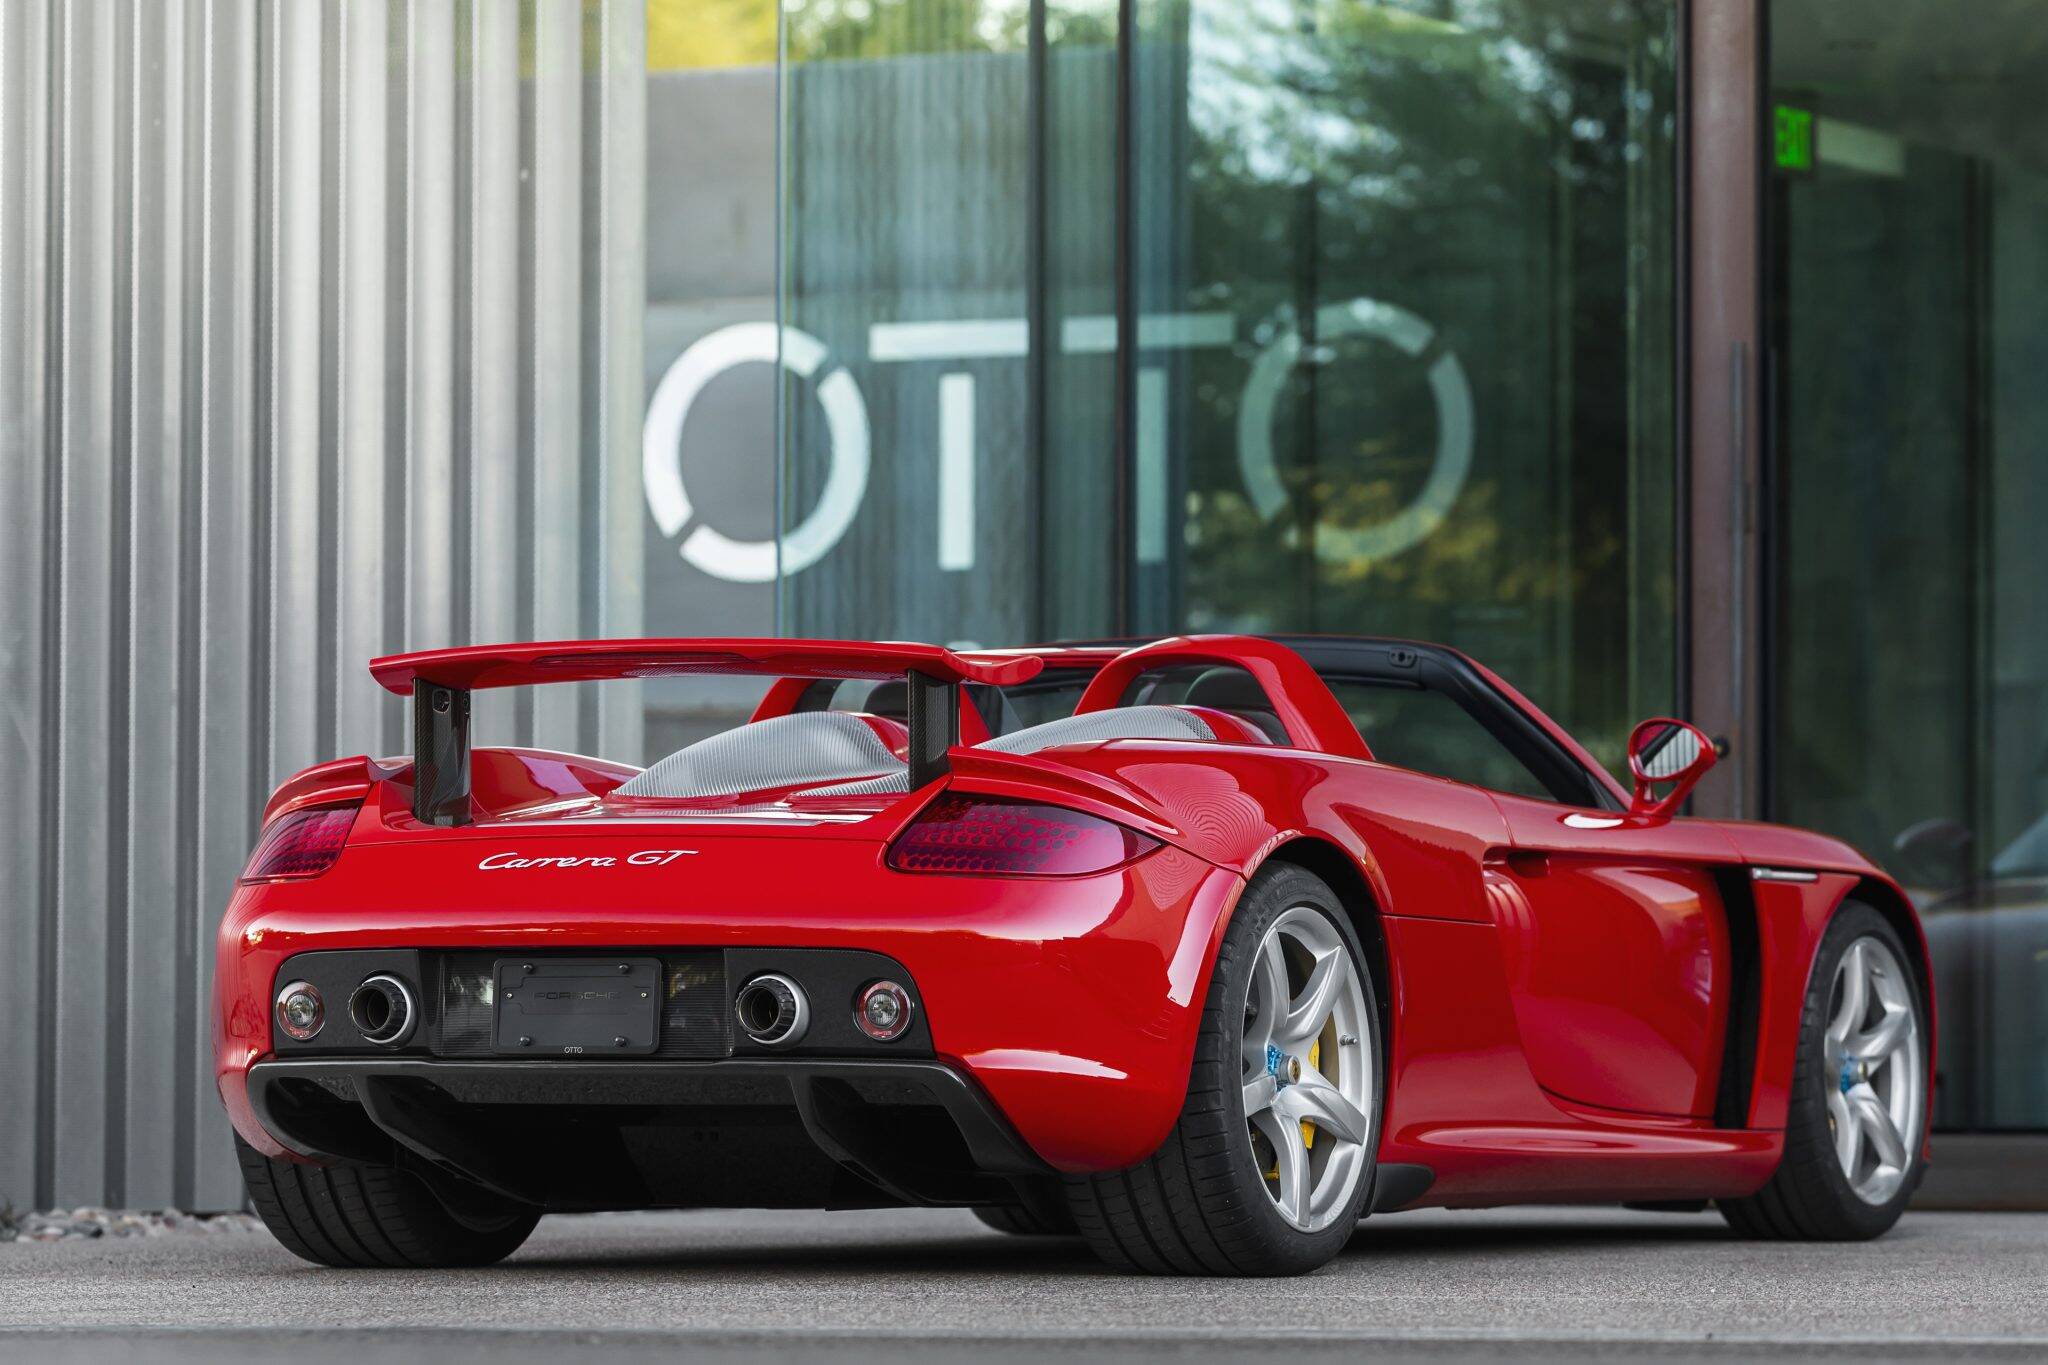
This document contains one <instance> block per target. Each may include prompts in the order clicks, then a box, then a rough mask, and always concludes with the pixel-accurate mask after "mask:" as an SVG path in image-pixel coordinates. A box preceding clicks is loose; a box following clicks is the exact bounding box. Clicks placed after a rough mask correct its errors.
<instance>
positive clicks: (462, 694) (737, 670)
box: [370, 639, 1045, 825]
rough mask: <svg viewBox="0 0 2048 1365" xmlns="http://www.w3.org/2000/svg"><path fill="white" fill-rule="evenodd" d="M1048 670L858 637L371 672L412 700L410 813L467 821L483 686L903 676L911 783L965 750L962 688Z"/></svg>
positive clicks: (417, 660) (592, 647)
mask: <svg viewBox="0 0 2048 1365" xmlns="http://www.w3.org/2000/svg"><path fill="white" fill-rule="evenodd" d="M1044 666H1045V663H1044V660H1042V659H1040V658H1039V657H1038V656H1037V655H1035V654H1020V655H1016V656H1013V657H1008V658H988V657H985V656H984V657H982V658H978V659H970V658H967V657H965V656H963V655H959V654H955V653H954V652H953V651H952V650H950V649H945V648H943V647H941V646H939V645H921V644H906V643H901V642H896V641H881V642H876V641H865V640H762V639H704V640H684V639H661V640H551V641H542V642H538V643H530V644H515V645H465V646H462V647H460V648H456V649H428V650H420V651H417V652H415V653H412V654H389V655H386V656H385V657H383V658H381V659H372V660H371V661H370V676H372V677H374V678H375V679H376V680H377V681H378V682H379V683H381V684H383V685H384V686H385V687H386V688H389V689H390V690H391V691H393V692H396V693H397V694H398V695H400V696H410V697H411V698H412V699H413V801H412V808H413V814H414V815H416V816H417V817H418V818H419V819H420V820H422V821H424V822H426V823H428V824H435V825H461V824H467V823H468V822H469V694H470V693H471V692H472V691H474V690H475V689H477V688H480V687H526V686H532V685H535V684H540V683H565V682H598V681H603V680H607V679H613V678H672V677H691V676H699V675H706V674H711V675H720V674H722V675H727V676H731V675H739V676H756V677H770V678H872V679H877V680H880V679H890V678H899V677H900V678H903V679H905V680H906V682H907V684H908V687H909V702H910V714H909V721H910V726H909V728H910V785H911V787H912V788H913V789H915V788H917V787H921V786H923V785H924V784H925V783H927V782H930V781H932V780H933V779H935V778H937V777H939V776H941V775H943V774H944V773H945V771H946V751H947V750H948V749H949V748H951V747H952V746H953V745H955V744H958V743H959V742H960V694H959V690H958V689H959V684H961V683H963V682H972V683H989V684H993V685H995V686H999V687H1000V686H1007V685H1009V684H1011V683H1020V682H1023V681H1025V680H1026V679H1028V678H1030V677H1033V676H1034V675H1036V674H1037V673H1038V671H1039V670H1040V669H1041V668H1043V667H1044Z"/></svg>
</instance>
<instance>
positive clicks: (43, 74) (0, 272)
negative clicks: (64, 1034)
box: [0, 4, 54, 1204]
mask: <svg viewBox="0 0 2048 1365" xmlns="http://www.w3.org/2000/svg"><path fill="white" fill-rule="evenodd" d="M49 127H50V83H49V29H48V12H47V10H46V8H45V7H44V6H43V5H40V4H37V5H0V581H4V582H5V583H6V585H7V589H6V591H4V592H0V769H4V771H5V772H6V773H7V774H8V780H7V781H5V782H0V886H4V887H5V888H6V892H5V895H4V897H0V933H4V934H5V944H6V950H5V951H0V1085H4V1086H5V1095H6V1098H7V1102H6V1103H0V1198H7V1197H12V1198H13V1199H14V1202H15V1203H17V1204H25V1203H27V1202H28V1199H29V1197H30V1195H31V1194H32V1192H33V1191H34V1190H35V1188H36V1186H37V1183H38V1182H37V1172H38V1167H39V1166H40V1165H41V1163H42V1162H43V1161H44V1160H45V1159H46V1155H45V1148H46V1145H47V1143H48V1140H49V1139H48V1136H47V1133H46V1131H45V1115H47V1114H50V1113H51V1108H50V1096H49V1094H48V1093H47V1091H46V1090H45V1078H44V1075H43V1067H42V1065H41V1055H42V1053H41V1049H42V1042H43V1038H44V1036H45V1031H44V1028H43V1025H42V1015H41V1009H40V1005H41V1002H42V998H43V993H44V991H45V990H46V989H47V988H48V985H49V984H51V983H47V982H46V981H45V973H44V971H43V964H44V961H45V953H44V947H45V944H44V938H45V934H46V926H45V920H46V916H45V913H44V907H45V903H46V890H45V881H46V879H47V876H48V860H47V858H46V857H45V854H44V851H43V830H44V793H45V792H46V791H47V789H48V777H49V774H48V772H47V771H46V767H45V756H46V755H47V754H49V753H51V751H52V749H53V746H52V745H51V743H50V742H49V739H48V737H47V736H46V735H45V734H44V732H43V716H42V714H41V706H40V701H41V696H42V692H43V681H42V680H43V671H44V664H45V660H46V657H47V652H48V646H47V644H46V642H45V640H44V638H43V631H44V621H43V603H44V596H45V593H46V591H47V581H48V579H49V577H50V575H52V574H53V573H54V566H52V565H50V564H49V563H47V562H46V560H45V558H44V556H45V553H46V549H47V547H46V546H45V544H44V536H43V514H44V507H45V499H46V493H47V487H46V479H47V472H46V451H45V440H46V432H47V430H48V422H47V415H48V414H47V409H46V407H45V403H44V364H45V357H44V338H45V335H46V328H47V318H48V311H49V310H48V307H47V302H46V297H45V281H46V279H47V275H46V273H45V270H44V265H45V261H46V256H47V249H48V241H47V236H46V223H47V218H46V214H47V212H48V208H49V202H50V199H49V183H48V171H49V163H48V146H49Z"/></svg>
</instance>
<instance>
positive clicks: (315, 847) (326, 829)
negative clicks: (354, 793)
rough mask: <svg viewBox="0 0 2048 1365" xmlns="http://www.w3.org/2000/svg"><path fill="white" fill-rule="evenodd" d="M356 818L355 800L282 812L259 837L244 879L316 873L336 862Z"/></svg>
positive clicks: (258, 880)
mask: <svg viewBox="0 0 2048 1365" xmlns="http://www.w3.org/2000/svg"><path fill="white" fill-rule="evenodd" d="M355 822H356V804H355V803H353V802H351V803H350V804H349V805H346V806H312V807H309V808H307V809H305V810H295V811H293V812H291V813H290V814H289V815H280V816H278V817H277V818H276V819H275V820H272V821H271V822H270V827H269V828H268V829H266V830H264V831H263V837H262V838H261V839H258V840H257V841H256V851H255V852H254V853H251V854H250V855H249V865H248V866H247V867H245V868H243V869H242V880H243V881H245V882H273V881H283V880H285V879H287V878H294V877H317V876H319V875H320V874H321V873H322V872H325V871H326V870H327V869H328V868H330V867H333V866H334V860H335V859H336V858H339V857H340V856H341V846H342V845H343V844H344V843H347V842H348V831H349V826H350V825H353V824H354V823H355Z"/></svg>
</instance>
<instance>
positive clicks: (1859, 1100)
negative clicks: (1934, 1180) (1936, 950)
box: [1826, 935, 1927, 1204]
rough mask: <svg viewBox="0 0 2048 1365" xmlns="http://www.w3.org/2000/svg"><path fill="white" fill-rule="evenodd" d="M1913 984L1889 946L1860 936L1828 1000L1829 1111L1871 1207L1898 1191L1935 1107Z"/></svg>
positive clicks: (1840, 1156) (1838, 1150)
mask: <svg viewBox="0 0 2048 1365" xmlns="http://www.w3.org/2000/svg"><path fill="white" fill-rule="evenodd" d="M1913 999H1914V997H1913V988H1912V983H1911V982H1910V981H1909V980H1908V979H1907V977H1906V971H1905V968H1904V966H1903V965H1902V964H1901V963H1900V962H1899V959H1898V957H1897V955H1896V954H1894V953H1893V952H1892V950H1891V948H1890V947H1889V946H1888V945H1887V944H1886V943H1884V941H1883V940H1881V939H1878V938H1876V937H1873V936H1868V935H1866V936H1864V937H1862V938H1858V939H1857V940H1855V941H1854V942H1853V943H1851V944H1850V945H1849V947H1848V950H1847V951H1846V952H1844V953H1843V954H1842V959H1841V961H1840V962H1839V963H1838V964H1837V965H1836V967H1835V979H1834V985H1833V988H1832V990H1831V992H1830V994H1829V997H1828V1024H1827V1044H1826V1047H1827V1052H1826V1061H1827V1071H1826V1079H1827V1108H1828V1129H1829V1131H1830V1133H1831V1134H1832V1135H1833V1137H1834V1143H1835V1159H1836V1160H1837V1161H1839V1162H1840V1163H1841V1166H1842V1174H1843V1175H1845V1176H1847V1177H1848V1180H1849V1188H1850V1189H1851V1190H1853V1191H1855V1193H1856V1197H1857V1198H1859V1199H1861V1200H1863V1201H1864V1202H1865V1203H1869V1204H1882V1203H1885V1202H1886V1201H1887V1200H1889V1199H1890V1198H1891V1197H1892V1196H1893V1195H1895V1194H1897V1193H1898V1189H1899V1185H1900V1183H1901V1182H1903V1181H1904V1180H1905V1178H1906V1173H1907V1171H1908V1170H1910V1169H1911V1167H1912V1164H1913V1152H1912V1143H1913V1142H1914V1141H1916V1139H1917V1138H1918V1135H1919V1133H1920V1122H1921V1118H1922V1115H1923V1112H1924V1107H1925V1105H1926V1101H1927V1076H1926V1062H1925V1060H1924V1059H1925V1054H1924V1052H1923V1051H1922V1049H1921V1046H1920V1029H1919V1022H1918V1017H1917V1014H1916V1012H1915V1009H1914V1003H1913Z"/></svg>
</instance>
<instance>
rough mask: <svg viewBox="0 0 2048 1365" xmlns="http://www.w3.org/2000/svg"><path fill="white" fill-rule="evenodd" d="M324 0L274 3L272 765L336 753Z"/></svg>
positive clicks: (279, 769)
mask: <svg viewBox="0 0 2048 1365" xmlns="http://www.w3.org/2000/svg"><path fill="white" fill-rule="evenodd" d="M320 11H321V7H320V6H319V5H305V4H298V5H282V6H279V7H278V9H277V11H276V19H277V23H276V37H275V44H276V46H275V50H274V52H273V53H272V54H270V59H271V60H272V61H273V62H274V63H275V65H276V72H277V77H276V84H275V91H276V97H275V108H273V109H271V110H268V111H266V115H267V118H268V119H269V120H270V121H271V122H272V125H273V126H274V128H275V136H274V137H272V138H271V139H270V152H269V155H270V157H271V161H272V165H273V167H274V171H273V175H272V181H271V183H272V185H273V186H274V187H275V195H276V198H275V202H273V203H272V204H270V205H268V206H266V207H267V211H268V212H269V214H270V215H271V219H272V222H273V223H274V224H275V228H274V231H275V234H276V251H275V260H276V263H277V264H276V269H277V286H276V292H275V293H274V294H273V295H272V298H273V299H274V300H275V308H276V316H275V319H274V321H273V337H274V347H275V359H274V361H273V364H274V367H275V373H274V374H273V375H272V382H271V404H272V410H271V412H270V414H269V419H270V422H271V427H272V431H273V437H272V451H273V471H272V475H271V497H272V516H271V544H270V555H271V576H270V582H271V650H272V655H271V661H270V662H271V675H270V676H271V693H270V706H271V718H270V771H271V772H272V773H273V774H282V773H288V772H293V771H295V770H297V769H299V768H303V767H305V766H306V765H307V764H309V763H312V762H315V761H317V760H319V759H322V758H331V757H333V755H332V754H325V753H321V752H320V751H319V744H320V739H321V737H320V735H319V734H318V731H317V727H316V726H314V725H311V724H308V723H307V722H308V721H309V720H310V719H311V711H310V709H309V707H310V703H311V697H310V692H309V689H310V687H311V685H312V683H313V680H314V679H315V678H316V677H317V676H318V674H319V670H320V666H321V649H320V581H321V578H322V576H323V574H324V573H325V570H326V566H325V565H324V564H322V562H321V557H320V550H321V538H320V519H321V514H320V509H321V498H322V493H323V490H322V489H321V487H320V434H321V433H320V386H321V380H322V375H321V328H322V323H323V319H322V317H321V313H320V306H321V298H320V278H321V261H322V259H323V257H324V256H325V255H326V253H327V252H328V251H329V250H330V249H331V248H332V245H333V239H332V238H331V237H330V236H329V234H328V232H327V225H326V224H325V223H324V222H322V220H321V213H320V209H321V199H320V177H321V164H320V120H321V112H322V109H323V101H324V99H325V97H326V92H325V90H324V89H323V85H322V76H323V74H324V73H323V70H322V65H323V64H322V62H321V60H320V39H321V18H322V16H321V12H320Z"/></svg>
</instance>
